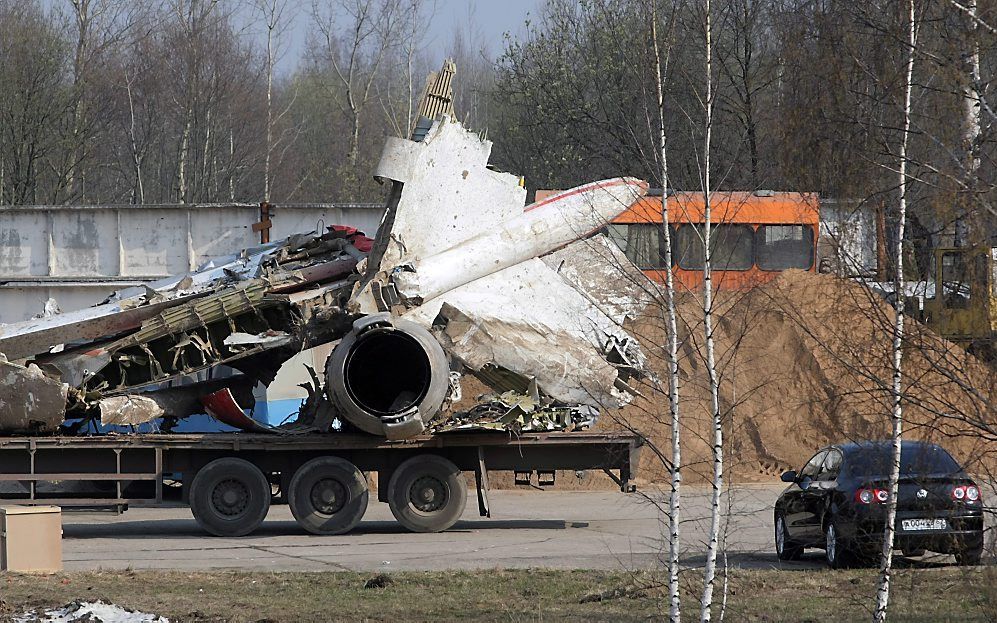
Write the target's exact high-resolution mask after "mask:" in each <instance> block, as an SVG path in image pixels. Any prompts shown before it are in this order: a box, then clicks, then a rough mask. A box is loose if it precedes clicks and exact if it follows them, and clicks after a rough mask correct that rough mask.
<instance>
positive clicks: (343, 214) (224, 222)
mask: <svg viewBox="0 0 997 623" xmlns="http://www.w3.org/2000/svg"><path fill="white" fill-rule="evenodd" d="M382 211H383V208H382V206H380V205H371V204H347V205H331V204H301V205H288V206H277V207H276V208H274V210H273V216H272V217H271V220H272V221H273V227H272V229H271V231H270V237H271V239H272V240H278V239H280V238H284V237H286V236H288V235H290V234H292V233H297V232H307V231H312V230H314V229H315V228H316V227H324V226H328V225H336V224H338V225H350V226H352V227H356V228H357V229H360V230H361V231H363V232H365V233H367V234H368V235H370V236H373V235H374V233H375V232H376V231H377V226H378V224H379V223H380V220H381V214H382ZM259 220H260V207H259V206H258V205H255V204H239V205H143V206H131V205H125V206H13V207H9V206H4V207H0V323H9V322H17V321H20V320H26V319H28V318H31V317H32V316H34V315H36V314H39V313H41V312H42V310H43V308H44V305H45V301H47V300H48V299H49V298H53V299H55V300H56V301H57V302H58V304H59V307H60V309H62V311H72V310H75V309H80V308H83V307H88V306H90V305H93V304H94V303H97V302H99V301H101V300H103V299H104V298H106V297H107V296H108V295H109V294H110V293H111V292H113V291H115V290H118V289H120V288H123V287H127V286H131V285H137V284H139V283H142V282H144V281H151V280H154V279H160V278H162V277H167V276H169V275H175V274H181V273H185V272H188V271H190V270H193V269H194V268H196V267H197V266H199V265H201V264H203V263H204V262H205V261H207V260H209V259H211V258H213V257H219V256H223V255H229V254H232V253H235V252H237V251H239V250H241V249H244V248H246V247H249V246H252V245H254V244H258V243H259V241H260V234H259V233H257V232H254V231H253V230H252V226H253V223H256V222H257V221H259Z"/></svg>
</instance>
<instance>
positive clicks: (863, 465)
mask: <svg viewBox="0 0 997 623" xmlns="http://www.w3.org/2000/svg"><path fill="white" fill-rule="evenodd" d="M892 460H893V452H892V448H891V447H890V446H885V445H884V446H873V447H868V448H860V449H859V450H857V451H855V452H853V453H852V454H851V456H849V457H848V464H849V471H850V472H851V473H852V474H855V475H860V474H861V475H863V476H887V475H889V473H890V463H891V462H892ZM961 471H962V468H961V467H960V466H959V464H958V463H956V461H955V459H953V458H952V456H951V455H950V454H949V453H948V452H946V451H945V450H944V449H943V448H941V447H939V446H913V447H906V446H905V447H904V448H903V450H902V451H901V453H900V476H901V477H904V476H919V475H926V474H956V473H958V472H961Z"/></svg>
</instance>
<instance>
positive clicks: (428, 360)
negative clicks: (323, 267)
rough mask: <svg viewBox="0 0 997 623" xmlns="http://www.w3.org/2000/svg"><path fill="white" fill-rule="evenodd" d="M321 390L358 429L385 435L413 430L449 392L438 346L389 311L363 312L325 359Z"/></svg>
mask: <svg viewBox="0 0 997 623" xmlns="http://www.w3.org/2000/svg"><path fill="white" fill-rule="evenodd" d="M325 372H326V377H325V378H326V391H327V393H328V396H329V399H330V400H331V401H332V402H333V403H334V404H335V405H337V406H338V407H339V411H340V413H341V414H342V416H343V417H344V418H345V419H346V420H347V421H348V422H350V423H351V424H353V425H354V426H356V427H357V428H359V429H361V430H363V431H366V432H368V433H371V434H373V435H382V436H384V437H387V438H388V439H405V438H408V437H412V436H414V435H418V434H419V433H421V432H422V431H423V430H425V428H426V423H427V422H429V420H430V419H431V418H432V417H433V416H435V415H436V414H437V413H438V412H439V410H440V408H441V406H442V405H443V401H444V400H445V399H446V398H447V394H448V392H449V391H450V366H449V363H448V360H447V356H446V354H445V353H444V352H443V348H442V347H441V346H440V343H439V342H438V341H437V340H436V338H435V337H433V335H432V334H431V333H430V332H429V331H427V330H426V329H424V328H423V327H421V326H419V325H417V324H415V323H413V322H409V321H407V320H401V319H398V318H393V317H392V316H391V314H389V313H380V314H372V315H369V316H364V317H363V318H360V319H359V320H357V321H355V322H354V323H353V329H352V330H351V331H350V332H349V333H348V334H346V337H344V338H343V339H342V341H341V342H340V343H339V344H338V345H337V346H336V348H335V350H333V352H332V354H331V355H330V356H329V359H328V361H327V362H326V368H325Z"/></svg>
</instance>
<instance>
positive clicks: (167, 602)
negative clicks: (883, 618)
mask: <svg viewBox="0 0 997 623" xmlns="http://www.w3.org/2000/svg"><path fill="white" fill-rule="evenodd" d="M376 575H377V574H373V573H345V572H344V573H237V572H222V573H182V572H145V571H142V572H129V571H125V572H89V573H67V574H60V575H53V576H43V577H34V576H21V575H10V574H7V575H4V574H0V596H2V597H0V599H2V601H0V621H11V620H13V617H14V616H15V615H17V614H19V613H22V612H24V611H25V610H28V609H32V608H44V607H51V606H61V605H63V604H66V603H68V602H71V601H73V600H76V599H85V600H94V599H98V598H103V599H105V600H107V601H112V602H114V603H116V604H119V605H121V606H124V607H128V608H134V609H138V610H143V611H145V612H154V613H157V614H161V615H164V616H167V617H169V618H170V619H171V620H173V621H192V622H193V621H225V622H229V621H233V622H235V621H239V622H241V621H252V622H260V621H268V622H274V623H277V622H280V623H285V622H297V621H434V622H438V621H470V620H475V621H479V620H480V621H551V620H566V621H647V620H651V619H659V618H660V617H661V614H662V610H661V609H662V608H663V607H664V600H663V599H662V594H661V591H660V589H657V588H653V585H654V583H655V576H652V575H650V574H648V573H639V574H635V575H633V574H628V573H624V572H601V571H551V570H524V571H501V570H495V571H487V572H425V573H393V574H391V576H390V577H391V579H390V580H388V581H384V580H380V581H377V582H374V583H373V584H375V585H378V586H380V585H382V584H383V586H382V587H380V588H364V584H365V583H367V582H368V580H370V579H371V578H372V577H375V576H376ZM686 580H687V581H688V586H687V587H686V588H687V589H688V590H689V596H688V598H687V602H686V614H687V616H688V617H689V619H690V620H692V619H693V618H694V615H698V610H697V608H696V603H695V599H696V595H695V592H696V590H697V589H698V581H699V575H698V573H696V572H690V573H689V574H688V576H687V577H686ZM874 582H875V571H874V570H869V569H862V570H851V571H839V572H831V571H779V570H738V571H736V572H734V573H733V574H732V577H731V582H730V587H729V589H730V590H729V597H728V605H727V611H726V617H725V619H726V620H727V621H771V622H776V621H787V622H788V621H793V622H799V621H815V622H817V621H820V622H821V623H823V622H826V621H856V620H858V621H861V620H868V619H869V615H868V607H869V605H870V604H871V603H872V596H873V593H874ZM648 586H651V588H648ZM894 586H895V588H894V603H893V608H892V609H891V616H890V620H891V621H909V622H914V621H923V622H928V621H932V622H934V621H993V620H995V619H994V617H997V588H995V586H997V569H994V568H976V569H969V570H967V569H958V568H941V569H917V570H915V569H904V570H900V571H898V573H897V575H896V579H895V585H894ZM600 593H602V594H603V595H605V596H606V597H608V598H607V599H604V600H602V601H597V600H592V596H593V595H596V594H600ZM586 596H589V599H588V600H585V597H586ZM718 599H719V594H718ZM583 601H584V603H583ZM718 614H719V612H718V611H715V614H714V619H715V620H717V616H718ZM988 617H989V618H988Z"/></svg>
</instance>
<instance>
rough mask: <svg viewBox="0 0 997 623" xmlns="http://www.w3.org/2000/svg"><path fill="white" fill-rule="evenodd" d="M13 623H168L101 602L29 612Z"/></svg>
mask: <svg viewBox="0 0 997 623" xmlns="http://www.w3.org/2000/svg"><path fill="white" fill-rule="evenodd" d="M14 622H15V623H98V622H99V623H170V620H169V619H167V618H166V617H161V616H157V615H155V614H146V613H145V612H134V611H131V610H126V609H125V608H122V607H121V606H116V605H114V604H109V603H105V602H103V601H94V602H88V601H74V602H73V603H71V604H67V605H65V606H63V607H62V608H55V609H53V610H45V611H43V612H39V611H37V610H31V611H29V612H25V613H24V614H22V615H20V616H17V617H14Z"/></svg>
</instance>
